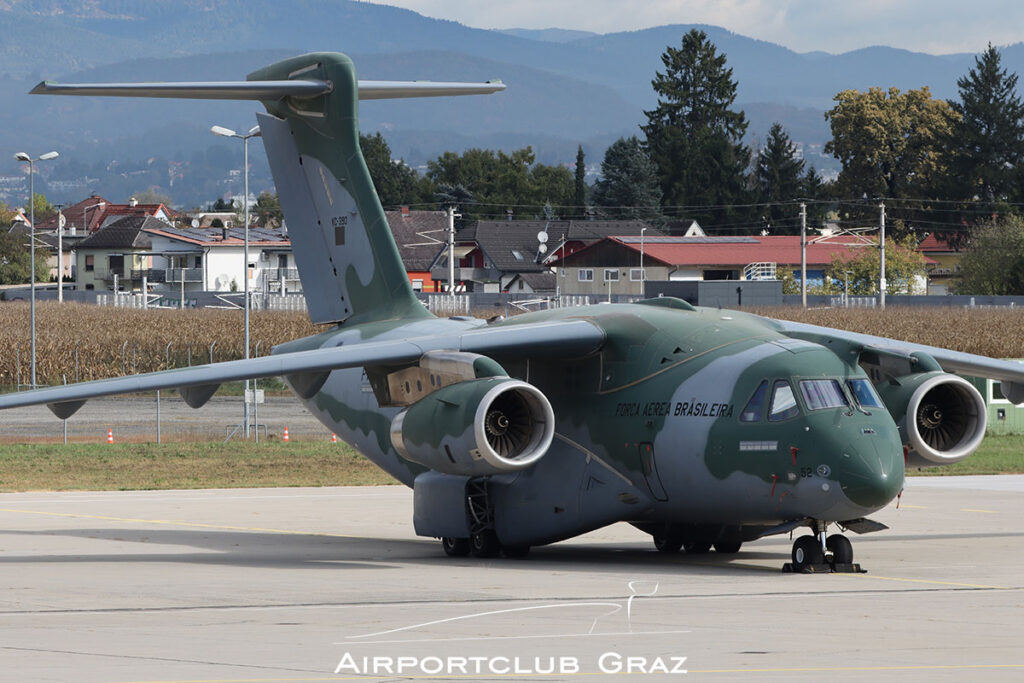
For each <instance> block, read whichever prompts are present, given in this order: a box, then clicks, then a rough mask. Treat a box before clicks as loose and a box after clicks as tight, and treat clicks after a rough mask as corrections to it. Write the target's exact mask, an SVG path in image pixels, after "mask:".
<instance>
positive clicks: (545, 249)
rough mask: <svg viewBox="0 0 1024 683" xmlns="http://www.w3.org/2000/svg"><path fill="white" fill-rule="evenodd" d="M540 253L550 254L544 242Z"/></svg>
mask: <svg viewBox="0 0 1024 683" xmlns="http://www.w3.org/2000/svg"><path fill="white" fill-rule="evenodd" d="M540 253H542V254H546V253H548V245H546V244H544V243H543V242H541V245H540Z"/></svg>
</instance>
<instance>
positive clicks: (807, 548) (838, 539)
mask: <svg viewBox="0 0 1024 683" xmlns="http://www.w3.org/2000/svg"><path fill="white" fill-rule="evenodd" d="M827 527H828V522H822V521H818V520H814V521H813V523H812V529H813V530H814V531H815V533H814V534H810V535H807V536H801V537H800V538H798V539H796V541H794V542H793V553H792V557H793V561H792V562H787V563H786V564H784V565H782V571H784V572H794V573H797V574H821V573H829V572H838V573H852V574H863V573H866V572H865V571H864V570H863V569H861V566H860V565H859V564H856V563H854V561H853V544H851V543H850V539H848V538H847V537H846V536H843V535H842V534H832V535H828V534H827V533H826V528H827Z"/></svg>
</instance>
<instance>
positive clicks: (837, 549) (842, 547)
mask: <svg viewBox="0 0 1024 683" xmlns="http://www.w3.org/2000/svg"><path fill="white" fill-rule="evenodd" d="M825 546H826V547H827V548H828V549H829V550H831V551H832V562H833V564H853V544H852V543H850V539H848V538H847V537H846V536H843V535H842V534H833V535H832V536H829V537H828V538H827V539H825Z"/></svg>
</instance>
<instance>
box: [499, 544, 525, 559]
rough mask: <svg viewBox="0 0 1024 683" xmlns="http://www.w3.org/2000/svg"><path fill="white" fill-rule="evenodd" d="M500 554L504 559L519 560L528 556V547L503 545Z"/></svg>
mask: <svg viewBox="0 0 1024 683" xmlns="http://www.w3.org/2000/svg"><path fill="white" fill-rule="evenodd" d="M501 554H502V555H504V556H505V557H511V558H520V557H526V556H527V555H529V554H530V546H528V545H503V546H501Z"/></svg>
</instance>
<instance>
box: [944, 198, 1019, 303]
mask: <svg viewBox="0 0 1024 683" xmlns="http://www.w3.org/2000/svg"><path fill="white" fill-rule="evenodd" d="M960 268H961V271H960V282H959V284H958V285H957V287H956V291H957V294H989V295H1000V294H1024V219H1021V217H1020V216H1016V215H1012V214H1011V215H1007V216H1003V217H1000V218H997V219H990V220H988V221H985V222H984V223H981V224H980V225H978V226H976V227H975V228H974V230H973V231H972V232H971V237H970V241H969V242H968V244H967V250H966V251H965V252H964V254H963V257H962V258H961V260H960Z"/></svg>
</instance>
